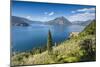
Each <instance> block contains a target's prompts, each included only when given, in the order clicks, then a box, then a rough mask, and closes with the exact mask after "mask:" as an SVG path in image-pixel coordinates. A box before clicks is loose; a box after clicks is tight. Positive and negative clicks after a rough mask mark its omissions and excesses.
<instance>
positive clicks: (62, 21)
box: [46, 16, 71, 25]
mask: <svg viewBox="0 0 100 67" xmlns="http://www.w3.org/2000/svg"><path fill="white" fill-rule="evenodd" d="M46 24H50V25H71V22H70V21H69V20H67V19H66V18H65V17H63V16H62V17H57V18H55V19H54V20H50V21H48V22H46Z"/></svg>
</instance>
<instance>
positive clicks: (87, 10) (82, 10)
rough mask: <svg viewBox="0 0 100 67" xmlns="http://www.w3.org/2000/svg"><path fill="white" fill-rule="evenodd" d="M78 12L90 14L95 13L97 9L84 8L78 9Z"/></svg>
mask: <svg viewBox="0 0 100 67" xmlns="http://www.w3.org/2000/svg"><path fill="white" fill-rule="evenodd" d="M77 11H78V12H90V11H95V8H83V9H78V10H77Z"/></svg>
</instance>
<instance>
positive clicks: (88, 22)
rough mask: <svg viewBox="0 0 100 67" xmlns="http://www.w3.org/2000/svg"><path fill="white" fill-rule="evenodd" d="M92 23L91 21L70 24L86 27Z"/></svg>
mask: <svg viewBox="0 0 100 67" xmlns="http://www.w3.org/2000/svg"><path fill="white" fill-rule="evenodd" d="M92 21H93V20H87V21H74V22H72V24H75V25H83V26H87V25H89V24H90V23H91V22H92Z"/></svg>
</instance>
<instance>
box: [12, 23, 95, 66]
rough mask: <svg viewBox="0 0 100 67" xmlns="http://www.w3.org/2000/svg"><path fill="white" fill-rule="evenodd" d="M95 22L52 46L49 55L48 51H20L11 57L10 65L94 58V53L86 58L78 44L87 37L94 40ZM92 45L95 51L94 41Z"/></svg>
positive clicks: (65, 61) (84, 52)
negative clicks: (34, 52) (57, 44)
mask: <svg viewBox="0 0 100 67" xmlns="http://www.w3.org/2000/svg"><path fill="white" fill-rule="evenodd" d="M95 24H96V23H95V21H93V22H92V23H91V24H90V25H88V26H87V27H86V28H85V29H84V31H83V32H81V33H80V34H79V36H78V37H71V38H70V39H69V40H66V41H64V42H63V43H61V44H60V45H59V46H56V47H53V51H52V54H51V55H48V51H45V52H42V53H39V54H34V55H32V54H30V53H20V54H17V55H15V56H13V57H12V65H29V64H51V63H67V62H78V61H92V60H95V55H93V56H92V58H89V59H87V58H88V56H87V54H86V52H87V51H86V50H84V49H82V45H81V44H80V43H82V42H83V41H84V40H87V39H91V40H92V42H95V29H96V28H95ZM92 45H93V46H92V47H94V48H92V49H93V51H94V52H95V43H94V44H92ZM89 57H90V56H89Z"/></svg>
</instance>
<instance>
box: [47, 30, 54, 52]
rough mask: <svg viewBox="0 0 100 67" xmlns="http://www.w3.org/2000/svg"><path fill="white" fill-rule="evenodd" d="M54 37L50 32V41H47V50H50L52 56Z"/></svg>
mask: <svg viewBox="0 0 100 67" xmlns="http://www.w3.org/2000/svg"><path fill="white" fill-rule="evenodd" d="M52 45H53V44H52V35H51V32H50V30H49V32H48V40H47V50H48V54H51V53H52Z"/></svg>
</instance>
